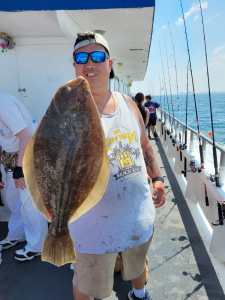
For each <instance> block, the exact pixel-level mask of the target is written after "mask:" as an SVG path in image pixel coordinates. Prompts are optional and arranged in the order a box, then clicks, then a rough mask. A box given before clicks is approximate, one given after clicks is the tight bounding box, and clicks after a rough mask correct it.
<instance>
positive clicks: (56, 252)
mask: <svg viewBox="0 0 225 300" xmlns="http://www.w3.org/2000/svg"><path fill="white" fill-rule="evenodd" d="M50 226H51V225H50ZM41 259H42V260H43V261H47V262H49V263H51V264H54V265H56V266H62V265H65V264H67V263H74V262H75V252H74V247H73V242H72V240H71V237H70V235H69V230H68V229H66V231H65V232H64V233H63V234H62V233H61V234H60V235H53V234H52V233H51V230H50V228H49V232H48V235H47V238H46V240H45V242H44V247H43V251H42V256H41Z"/></svg>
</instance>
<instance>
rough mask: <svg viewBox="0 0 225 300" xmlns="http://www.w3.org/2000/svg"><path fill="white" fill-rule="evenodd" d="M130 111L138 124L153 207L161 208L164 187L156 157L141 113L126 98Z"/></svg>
mask: <svg viewBox="0 0 225 300" xmlns="http://www.w3.org/2000/svg"><path fill="white" fill-rule="evenodd" d="M126 99H127V101H128V103H129V105H130V107H131V109H132V110H133V112H134V114H135V116H136V118H137V120H138V123H139V125H140V129H141V146H142V151H143V155H144V159H145V163H146V168H147V173H148V175H149V177H150V178H151V179H152V186H153V190H154V191H153V195H152V196H153V197H152V198H153V201H154V204H155V207H156V208H157V207H161V206H162V205H163V204H164V203H165V201H166V198H165V187H164V182H163V178H162V177H161V176H162V175H161V171H160V168H159V166H158V163H157V160H156V155H155V153H154V150H153V147H152V145H151V143H150V140H149V139H148V137H147V135H146V133H145V125H144V122H143V119H142V116H141V113H140V112H139V110H138V108H137V107H136V105H135V103H133V102H132V100H131V99H129V98H126Z"/></svg>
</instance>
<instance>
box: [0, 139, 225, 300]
mask: <svg viewBox="0 0 225 300" xmlns="http://www.w3.org/2000/svg"><path fill="white" fill-rule="evenodd" d="M153 144H154V146H155V147H156V152H157V156H158V159H159V161H160V166H161V169H162V172H163V173H164V175H165V176H166V191H167V199H168V201H167V204H166V205H165V206H164V207H163V208H160V209H158V210H157V219H156V225H155V234H154V239H153V242H152V245H151V248H150V251H149V260H150V266H151V275H150V280H149V282H148V284H147V286H148V287H149V289H150V291H151V295H152V298H153V300H165V299H167V300H189V299H190V300H207V299H209V300H223V299H225V295H224V293H223V290H222V288H221V286H220V283H219V281H218V279H217V277H216V274H215V271H214V269H213V267H212V264H211V262H210V259H209V257H208V255H207V252H206V250H205V248H204V245H203V243H202V241H201V238H200V236H199V234H198V231H197V229H196V227H195V224H194V222H193V220H192V217H191V215H190V212H189V210H188V207H187V205H186V203H185V201H184V199H183V196H182V194H181V191H180V189H179V187H178V185H177V183H176V180H175V177H174V176H173V174H172V172H171V170H170V167H169V164H168V162H167V161H166V158H165V155H164V153H163V151H162V147H161V145H160V143H157V145H156V144H155V142H154V141H153ZM161 158H162V160H161ZM162 161H163V162H162ZM168 178H169V180H168ZM174 195H175V196H174ZM6 228H7V224H6V223H3V222H1V223H0V237H1V238H3V237H4V233H5V232H6ZM20 247H21V245H20V246H18V247H17V248H20ZM15 249H16V248H13V249H10V250H8V251H5V252H4V253H3V255H2V258H3V262H2V264H1V265H0V300H40V299H41V300H53V299H54V300H72V299H73V297H72V285H71V281H72V276H73V271H71V270H70V268H69V265H66V266H64V267H61V268H57V267H54V266H52V265H50V264H48V263H44V262H41V261H40V259H39V258H36V259H35V260H33V261H31V262H25V263H19V262H17V261H15V260H14V259H13V252H14V251H15ZM129 289H130V283H129V282H124V281H122V279H121V277H120V275H119V274H117V275H115V284H114V290H113V293H112V295H111V297H109V298H108V299H110V300H111V299H120V300H125V299H127V293H128V291H129Z"/></svg>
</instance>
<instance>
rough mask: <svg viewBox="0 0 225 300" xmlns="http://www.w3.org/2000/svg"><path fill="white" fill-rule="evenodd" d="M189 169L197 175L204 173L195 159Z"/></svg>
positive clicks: (191, 161) (190, 163) (192, 158)
mask: <svg viewBox="0 0 225 300" xmlns="http://www.w3.org/2000/svg"><path fill="white" fill-rule="evenodd" d="M189 167H190V170H189V172H192V173H196V172H198V173H200V172H201V171H202V168H201V165H200V164H199V162H198V161H197V160H196V159H195V158H194V157H191V159H190V162H189Z"/></svg>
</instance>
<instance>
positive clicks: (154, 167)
mask: <svg viewBox="0 0 225 300" xmlns="http://www.w3.org/2000/svg"><path fill="white" fill-rule="evenodd" d="M143 154H144V159H145V164H146V168H147V172H148V175H149V177H150V178H155V177H159V176H161V172H160V168H159V166H158V163H157V160H156V155H155V153H154V150H153V148H152V146H151V144H150V142H146V144H145V147H144V148H143Z"/></svg>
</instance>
